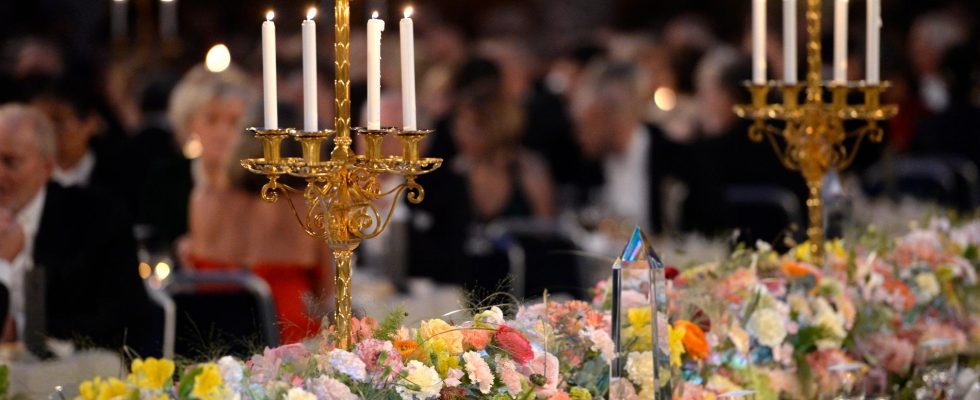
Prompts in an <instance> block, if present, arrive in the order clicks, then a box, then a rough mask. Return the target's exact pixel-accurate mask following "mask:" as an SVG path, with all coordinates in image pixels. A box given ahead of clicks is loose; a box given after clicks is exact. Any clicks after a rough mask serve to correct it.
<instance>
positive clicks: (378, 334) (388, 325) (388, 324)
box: [374, 305, 408, 340]
mask: <svg viewBox="0 0 980 400" xmlns="http://www.w3.org/2000/svg"><path fill="white" fill-rule="evenodd" d="M406 316H408V313H406V312H405V306H404V305H399V306H398V307H395V309H394V310H392V311H391V312H390V313H388V315H385V317H384V318H383V319H382V320H381V323H379V324H378V328H377V329H375V330H374V338H375V339H380V340H391V338H392V337H394V336H395V332H396V331H398V328H399V327H401V326H402V323H404V322H405V317H406Z"/></svg>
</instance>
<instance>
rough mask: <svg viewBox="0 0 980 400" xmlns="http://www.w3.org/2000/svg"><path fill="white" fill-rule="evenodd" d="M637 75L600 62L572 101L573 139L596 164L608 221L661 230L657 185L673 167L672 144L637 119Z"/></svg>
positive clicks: (629, 69) (620, 66) (629, 68)
mask: <svg viewBox="0 0 980 400" xmlns="http://www.w3.org/2000/svg"><path fill="white" fill-rule="evenodd" d="M636 79H637V75H636V71H635V70H634V68H633V67H632V66H630V65H627V64H612V63H606V62H599V63H596V64H593V65H592V66H591V67H590V70H589V71H588V72H587V75H586V78H585V80H584V81H583V82H582V86H581V87H580V88H579V89H578V90H577V91H576V93H575V94H574V95H573V98H572V116H573V119H574V121H575V124H576V138H577V139H578V144H579V146H580V147H581V148H582V151H583V152H584V153H585V155H586V156H588V157H591V158H594V159H597V160H600V161H601V163H602V170H603V177H604V182H603V185H602V187H601V188H600V194H599V203H600V205H601V207H602V208H603V209H604V210H605V211H606V213H608V214H609V216H611V217H615V218H617V219H622V220H628V221H631V222H635V224H636V225H638V226H641V227H643V228H645V229H648V230H653V231H660V230H661V229H662V228H663V226H662V223H663V216H662V214H661V211H662V207H661V204H662V202H661V200H662V199H661V182H662V181H663V178H664V177H665V176H666V175H668V174H670V173H671V171H672V169H674V168H676V165H675V163H674V161H673V159H672V155H673V154H675V152H674V151H673V150H672V149H673V148H674V147H675V145H674V144H672V143H671V142H669V141H668V140H667V139H666V138H665V137H664V134H663V132H662V131H661V130H660V129H659V128H657V127H655V126H652V125H646V124H644V123H643V122H642V120H641V117H640V105H639V99H638V98H637V93H636V86H637V84H636Z"/></svg>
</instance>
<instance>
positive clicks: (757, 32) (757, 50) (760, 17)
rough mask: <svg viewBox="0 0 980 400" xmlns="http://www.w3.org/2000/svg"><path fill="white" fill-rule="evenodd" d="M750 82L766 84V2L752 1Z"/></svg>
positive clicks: (763, 0)
mask: <svg viewBox="0 0 980 400" xmlns="http://www.w3.org/2000/svg"><path fill="white" fill-rule="evenodd" d="M752 82H753V83H755V84H763V83H766V0H752Z"/></svg>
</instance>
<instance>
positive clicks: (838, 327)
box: [812, 297, 847, 349]
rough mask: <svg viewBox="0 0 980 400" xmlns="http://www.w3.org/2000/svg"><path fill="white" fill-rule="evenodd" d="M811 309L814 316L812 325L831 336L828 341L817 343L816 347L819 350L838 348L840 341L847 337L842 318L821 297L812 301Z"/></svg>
mask: <svg viewBox="0 0 980 400" xmlns="http://www.w3.org/2000/svg"><path fill="white" fill-rule="evenodd" d="M813 308H814V311H815V313H814V314H815V315H814V317H813V321H812V325H813V326H820V327H823V328H824V329H826V330H827V332H829V333H830V336H831V338H830V339H824V340H820V341H818V342H817V347H818V348H820V349H828V348H837V347H840V343H841V341H842V340H844V338H845V337H846V336H847V332H846V331H845V330H844V317H843V316H841V315H840V314H838V313H837V312H836V311H834V309H833V307H831V306H830V303H828V302H827V299H825V298H823V297H819V298H817V300H816V301H814V304H813Z"/></svg>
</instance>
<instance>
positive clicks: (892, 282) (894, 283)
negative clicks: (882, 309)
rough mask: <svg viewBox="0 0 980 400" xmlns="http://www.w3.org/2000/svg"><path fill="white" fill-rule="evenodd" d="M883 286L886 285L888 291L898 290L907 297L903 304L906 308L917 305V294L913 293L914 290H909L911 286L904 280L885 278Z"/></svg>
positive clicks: (903, 296)
mask: <svg viewBox="0 0 980 400" xmlns="http://www.w3.org/2000/svg"><path fill="white" fill-rule="evenodd" d="M882 287H884V288H885V290H886V291H888V292H889V293H895V292H898V294H899V295H901V296H902V298H904V299H905V302H904V304H902V306H903V307H904V308H905V309H906V310H908V309H910V308H912V306H914V305H915V296H914V295H912V291H911V290H909V287H908V285H906V284H905V282H902V281H901V280H898V279H890V278H885V282H884V283H882Z"/></svg>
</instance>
